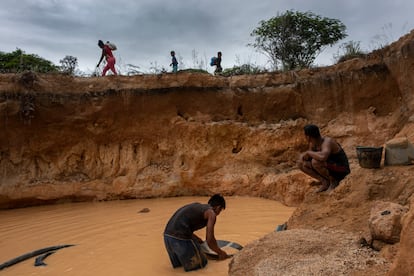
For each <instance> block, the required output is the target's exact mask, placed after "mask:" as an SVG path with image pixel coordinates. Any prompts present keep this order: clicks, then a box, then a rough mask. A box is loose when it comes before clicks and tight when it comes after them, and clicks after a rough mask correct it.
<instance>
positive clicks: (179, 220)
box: [164, 202, 211, 239]
mask: <svg viewBox="0 0 414 276" xmlns="http://www.w3.org/2000/svg"><path fill="white" fill-rule="evenodd" d="M210 208H211V206H210V205H209V204H201V203H198V202H195V203H191V204H188V205H185V206H183V207H181V208H180V209H178V210H177V211H176V212H175V213H174V215H173V216H172V217H171V218H170V220H169V221H168V223H167V226H166V227H165V230H164V234H168V235H170V236H173V237H176V238H181V239H191V237H192V236H193V232H194V231H196V230H199V229H201V228H203V227H206V225H207V220H206V219H204V212H205V211H207V210H208V209H210Z"/></svg>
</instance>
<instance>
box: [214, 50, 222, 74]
mask: <svg viewBox="0 0 414 276" xmlns="http://www.w3.org/2000/svg"><path fill="white" fill-rule="evenodd" d="M215 65H216V70H214V75H218V74H220V73H221V72H222V71H223V68H222V67H221V52H218V53H217V58H216V64H215Z"/></svg>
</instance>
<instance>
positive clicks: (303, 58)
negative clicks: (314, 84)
mask: <svg viewBox="0 0 414 276" xmlns="http://www.w3.org/2000/svg"><path fill="white" fill-rule="evenodd" d="M345 30H346V27H345V25H344V24H342V23H341V22H340V21H339V20H337V19H330V18H326V17H324V18H322V17H320V16H318V15H315V14H313V13H311V12H305V13H303V12H298V11H286V12H285V13H284V14H278V16H276V17H273V18H271V19H269V20H267V21H265V20H262V21H260V22H259V27H257V28H256V29H254V30H253V32H252V33H251V34H250V35H251V36H252V37H255V42H254V43H253V44H250V46H253V47H254V48H256V49H257V50H259V51H261V52H263V53H264V54H266V55H267V56H268V57H269V58H270V61H271V62H272V64H273V67H274V69H277V68H278V67H279V65H281V67H282V69H283V70H293V69H298V68H307V67H310V65H311V64H312V63H313V61H314V60H315V58H316V57H317V56H318V55H319V54H320V53H321V52H322V51H323V49H324V48H325V46H327V45H330V46H332V45H333V44H335V43H336V42H337V41H338V40H340V39H343V38H345V37H346V36H347V34H346V33H345Z"/></svg>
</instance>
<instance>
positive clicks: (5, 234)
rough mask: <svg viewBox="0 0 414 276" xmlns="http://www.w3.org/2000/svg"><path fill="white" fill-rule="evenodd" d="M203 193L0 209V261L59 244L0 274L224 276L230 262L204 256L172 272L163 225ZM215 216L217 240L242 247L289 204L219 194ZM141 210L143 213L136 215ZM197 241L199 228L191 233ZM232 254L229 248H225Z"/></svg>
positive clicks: (286, 212)
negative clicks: (201, 264)
mask: <svg viewBox="0 0 414 276" xmlns="http://www.w3.org/2000/svg"><path fill="white" fill-rule="evenodd" d="M207 201H208V197H177V198H163V199H144V200H126V201H110V202H94V203H90V202H89V203H70V204H60V205H50V206H41V207H31V208H23V209H14V210H2V211H0V264H2V263H3V262H6V261H9V260H10V259H13V258H15V257H17V256H20V255H23V254H25V253H28V252H31V251H34V250H37V249H40V248H45V247H49V246H55V245H62V244H75V246H73V247H68V248H63V249H60V250H58V251H56V253H54V254H52V255H50V256H49V257H47V258H46V259H45V263H46V264H47V266H38V267H35V266H34V265H33V264H34V261H35V258H31V259H28V260H26V261H24V262H21V263H18V264H16V265H14V266H11V267H8V268H5V269H3V270H1V271H0V274H1V275H5V276H6V275H13V276H15V275H22V276H23V275H24V276H26V275H54V276H55V275H76V276H81V275H88V276H89V275H116V276H124V275H149V276H151V275H163V276H164V275H165V276H168V275H227V274H228V264H229V262H230V259H228V260H225V261H214V260H210V261H209V263H208V265H207V267H206V268H205V269H202V270H197V271H194V272H187V273H186V272H184V270H183V269H182V268H176V269H173V268H172V267H171V264H170V262H169V259H168V255H167V252H166V251H165V248H164V243H163V236H162V233H163V230H164V227H165V224H166V223H167V221H168V219H169V217H170V216H171V215H172V214H173V212H174V211H175V210H176V209H178V208H179V207H181V206H182V205H184V204H187V203H191V202H201V203H206V202H207ZM226 203H227V208H226V210H224V211H223V212H222V213H221V214H220V215H219V216H218V218H217V222H216V228H215V235H216V238H217V239H222V240H230V241H234V242H237V243H240V244H242V245H246V244H248V243H249V242H251V241H253V240H256V239H258V238H260V237H262V236H264V235H266V234H267V233H269V232H271V231H274V230H275V229H276V227H277V226H278V225H279V224H282V223H284V222H285V221H286V220H287V219H288V218H289V216H290V215H291V214H292V212H293V210H294V208H290V207H286V206H284V205H282V204H281V203H279V202H276V201H272V200H267V199H262V198H254V197H226ZM144 208H148V209H149V212H139V211H140V210H142V209H144ZM197 235H199V236H200V237H201V238H202V239H205V230H200V231H198V232H197ZM228 253H234V252H228Z"/></svg>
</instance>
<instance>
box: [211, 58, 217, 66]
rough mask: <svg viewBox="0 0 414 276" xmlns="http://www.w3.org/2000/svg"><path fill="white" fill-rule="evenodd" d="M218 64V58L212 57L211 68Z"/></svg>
mask: <svg viewBox="0 0 414 276" xmlns="http://www.w3.org/2000/svg"><path fill="white" fill-rule="evenodd" d="M216 64H217V58H216V57H212V58H211V60H210V66H214V65H216Z"/></svg>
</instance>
